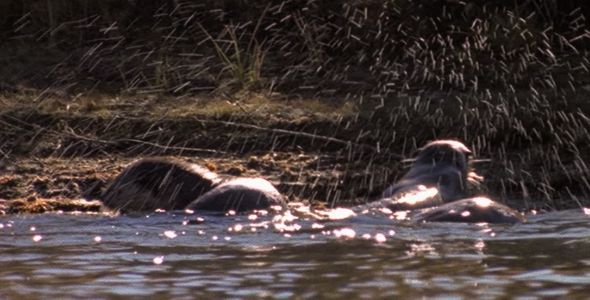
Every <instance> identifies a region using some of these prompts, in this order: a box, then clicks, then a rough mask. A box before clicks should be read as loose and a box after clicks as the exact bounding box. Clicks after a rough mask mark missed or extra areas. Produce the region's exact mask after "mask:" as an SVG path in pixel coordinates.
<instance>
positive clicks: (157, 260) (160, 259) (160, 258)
mask: <svg viewBox="0 0 590 300" xmlns="http://www.w3.org/2000/svg"><path fill="white" fill-rule="evenodd" d="M163 262H164V256H156V257H154V264H155V265H161V264H162V263H163Z"/></svg>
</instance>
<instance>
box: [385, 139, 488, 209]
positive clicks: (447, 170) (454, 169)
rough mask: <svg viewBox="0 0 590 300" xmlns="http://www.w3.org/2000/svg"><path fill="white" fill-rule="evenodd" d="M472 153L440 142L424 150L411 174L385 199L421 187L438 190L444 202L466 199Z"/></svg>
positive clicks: (414, 161)
mask: <svg viewBox="0 0 590 300" xmlns="http://www.w3.org/2000/svg"><path fill="white" fill-rule="evenodd" d="M470 156H471V151H470V150H469V148H467V147H466V146H465V145H463V144H462V143H460V142H457V141H451V140H440V141H434V142H431V143H428V144H427V145H426V146H424V147H422V148H421V149H420V150H419V152H418V155H417V156H416V158H415V159H413V160H412V166H411V168H410V171H409V172H408V173H407V174H406V175H405V176H404V177H402V178H401V180H400V181H399V182H397V183H396V184H394V185H393V186H391V187H389V188H388V189H386V190H385V191H384V193H383V197H392V196H395V195H396V194H399V193H401V192H404V191H407V190H412V189H414V188H415V187H417V186H424V187H427V188H436V189H437V190H438V192H439V196H440V197H441V200H442V201H444V202H451V201H454V200H457V199H461V198H465V197H466V196H467V195H466V184H467V182H468V181H470V179H469V178H468V177H470V176H477V175H475V173H473V174H474V175H470V174H471V173H468V168H469V158H470Z"/></svg>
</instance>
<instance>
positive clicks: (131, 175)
mask: <svg viewBox="0 0 590 300" xmlns="http://www.w3.org/2000/svg"><path fill="white" fill-rule="evenodd" d="M99 200H101V201H102V202H103V204H104V205H105V207H107V208H109V209H111V210H114V211H118V212H121V213H128V212H142V211H153V210H155V209H163V210H179V209H189V210H207V211H218V212H227V211H229V210H233V211H235V212H244V211H250V210H262V209H267V208H270V207H271V206H281V207H282V206H285V205H286V201H285V199H284V197H283V196H282V195H281V194H280V193H279V191H277V190H276V188H275V187H274V186H273V185H272V184H271V183H270V182H268V181H266V180H264V179H262V178H237V179H228V180H223V179H221V178H219V177H218V175H217V174H215V173H213V172H211V171H209V170H208V169H206V168H204V167H201V166H199V165H197V164H189V163H185V162H181V161H178V160H175V159H169V158H145V159H141V160H139V161H137V162H135V163H133V164H131V165H130V166H129V167H127V168H125V169H124V170H123V171H122V172H121V174H119V175H118V176H117V177H116V178H115V180H114V181H113V182H112V183H111V184H110V185H109V187H108V188H107V190H106V191H105V192H104V193H102V194H101V196H100V197H99Z"/></svg>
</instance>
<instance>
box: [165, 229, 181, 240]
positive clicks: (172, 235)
mask: <svg viewBox="0 0 590 300" xmlns="http://www.w3.org/2000/svg"><path fill="white" fill-rule="evenodd" d="M164 236H165V237H167V238H169V239H173V238H175V237H177V236H178V235H177V234H176V232H175V231H174V230H166V231H164Z"/></svg>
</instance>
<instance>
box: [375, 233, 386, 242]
mask: <svg viewBox="0 0 590 300" xmlns="http://www.w3.org/2000/svg"><path fill="white" fill-rule="evenodd" d="M375 241H376V242H377V243H385V242H386V241H387V238H386V237H385V235H384V234H382V233H377V234H376V235H375Z"/></svg>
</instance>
